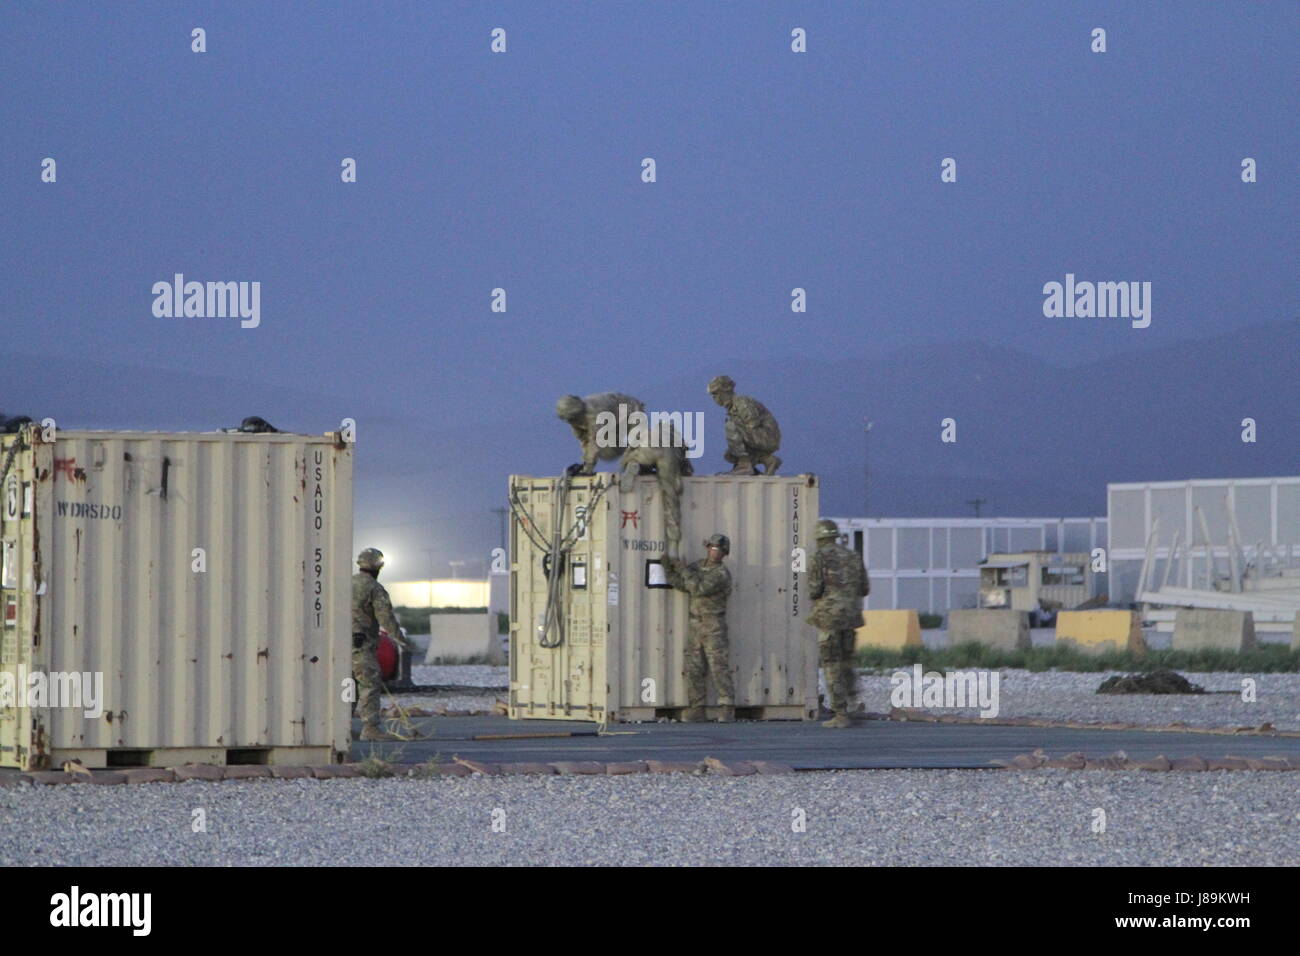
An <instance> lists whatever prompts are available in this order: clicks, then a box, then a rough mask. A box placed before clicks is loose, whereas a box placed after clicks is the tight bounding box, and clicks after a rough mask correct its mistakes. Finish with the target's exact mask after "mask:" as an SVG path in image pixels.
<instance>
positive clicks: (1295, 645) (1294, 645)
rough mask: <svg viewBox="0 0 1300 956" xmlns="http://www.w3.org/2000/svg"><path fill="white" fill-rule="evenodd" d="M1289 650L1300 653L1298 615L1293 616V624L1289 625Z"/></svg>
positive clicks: (1299, 615)
mask: <svg viewBox="0 0 1300 956" xmlns="http://www.w3.org/2000/svg"><path fill="white" fill-rule="evenodd" d="M1291 650H1293V651H1300V614H1297V615H1296V616H1295V623H1294V624H1292V625H1291Z"/></svg>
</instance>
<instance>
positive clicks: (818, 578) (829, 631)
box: [808, 518, 871, 728]
mask: <svg viewBox="0 0 1300 956" xmlns="http://www.w3.org/2000/svg"><path fill="white" fill-rule="evenodd" d="M839 536H840V529H839V528H838V527H837V526H836V524H835V522H834V521H831V520H830V519H829V518H823V519H822V520H821V521H818V522H817V534H816V537H817V551H816V553H815V554H814V555H813V557H812V561H810V562H809V564H808V588H809V591H808V593H809V595H810V596H811V597H812V599H813V601H814V602H815V603H814V606H813V612H812V614H810V615H809V617H808V623H809V624H811V625H812V626H813V627H815V628H817V630H818V631H819V632H820V634H819V635H818V637H817V649H818V652H819V656H820V657H821V665H822V669H823V670H824V671H825V673H826V691H827V693H828V694H829V695H830V699H831V709H832V710H833V711H835V716H834V717H832V718H831V719H830V720H828V721H826V722H825V723H824V724H822V726H823V727H832V728H841V727H848V726H851V724H852V721H851V720H850V719H849V712H850V708H851V707H852V706H853V698H854V696H855V695H856V691H857V682H858V681H857V672H856V671H855V670H854V668H853V653H854V646H853V645H854V637H855V635H854V631H856V630H857V628H859V627H861V626H862V598H863V597H864V596H865V595H866V594H867V593H868V592H869V591H870V590H871V584H870V582H869V581H868V580H867V568H866V565H865V564H863V563H862V555H860V554H858V553H857V552H856V551H852V550H850V549H848V548H846V547H844V546H843V545H842V544H840V543H839V541H838V540H837V539H838V538H839Z"/></svg>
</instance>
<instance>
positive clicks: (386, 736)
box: [360, 724, 402, 740]
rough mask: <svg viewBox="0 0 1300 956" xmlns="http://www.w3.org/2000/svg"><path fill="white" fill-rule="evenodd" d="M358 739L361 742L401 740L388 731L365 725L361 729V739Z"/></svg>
mask: <svg viewBox="0 0 1300 956" xmlns="http://www.w3.org/2000/svg"><path fill="white" fill-rule="evenodd" d="M360 739H362V740H401V739H402V738H401V737H399V736H397V734H390V733H389V732H388V731H386V730H384V729H383V728H382V727H372V726H371V725H369V724H367V725H366V726H365V727H363V728H361V738H360Z"/></svg>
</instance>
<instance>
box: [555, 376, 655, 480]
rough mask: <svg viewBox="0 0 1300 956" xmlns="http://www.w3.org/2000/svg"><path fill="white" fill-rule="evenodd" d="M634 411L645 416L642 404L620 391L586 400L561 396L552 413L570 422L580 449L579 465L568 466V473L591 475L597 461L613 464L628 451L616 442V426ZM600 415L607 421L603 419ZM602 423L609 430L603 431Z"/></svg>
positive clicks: (600, 393) (596, 395) (598, 394)
mask: <svg viewBox="0 0 1300 956" xmlns="http://www.w3.org/2000/svg"><path fill="white" fill-rule="evenodd" d="M633 412H641V413H643V414H644V413H645V405H643V404H642V403H641V400H640V399H636V398H633V397H632V396H631V395H624V394H622V393H621V392H599V393H597V394H595V395H588V396H587V397H586V398H579V397H578V396H577V395H561V396H560V398H559V400H558V401H557V402H556V403H555V414H556V415H557V416H558V417H559V418H560V419H561V420H563V421H566V422H568V423H569V427H570V428H572V429H573V437H574V438H576V439H578V444H580V445H581V446H582V462H581V464H573V465H570V466H569V468H568V473H569V474H570V475H594V474H595V473H596V462H597V461H613V460H614V459H616V458H618V457H619V456H621V455H622V454H623V452H625V451H626V450H627V449H626V447H624V446H623V445H622V444H620V443H619V441H618V423H619V422H626V421H627V418H628V416H629V415H631V414H632V413H633ZM602 414H605V415H607V416H608V418H606V419H602V418H601V415H602ZM602 423H608V427H605V428H602V427H601V426H602ZM624 428H625V430H626V426H624ZM606 439H611V440H606Z"/></svg>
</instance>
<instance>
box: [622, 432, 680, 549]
mask: <svg viewBox="0 0 1300 956" xmlns="http://www.w3.org/2000/svg"><path fill="white" fill-rule="evenodd" d="M648 431H649V433H648V434H647V435H645V436H640V437H637V436H633V435H629V436H628V449H627V451H626V452H624V454H623V461H622V466H623V474H622V475H621V476H620V477H619V484H618V487H619V490H620V491H622V492H623V493H624V494H628V493H630V492H631V491H632V490H633V489H634V488H635V486H636V476H637V475H640V474H645V473H647V472H650V471H653V472H654V474H655V475H656V476H657V478H658V481H659V493H660V494H661V495H663V509H664V535H665V537H666V538H667V539H668V546H667V548H666V552H667V554H669V555H671V556H673V557H676V556H677V551H678V546H679V545H680V544H681V541H682V476H684V475H693V474H694V473H695V469H694V468H693V467H692V465H691V460H690V459H689V458H687V457H686V445H685V443H683V442H682V440H681V437H680V436H679V435H678V433H677V429H676V428H674V427H673V424H672V422H670V421H668V420H665V419H661V420H660V421H659V422H657V423H656V426H655V427H654V428H653V429H650V430H648Z"/></svg>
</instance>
